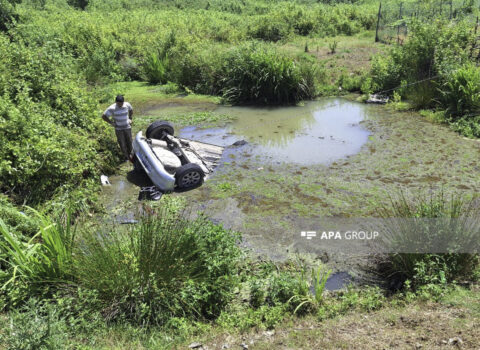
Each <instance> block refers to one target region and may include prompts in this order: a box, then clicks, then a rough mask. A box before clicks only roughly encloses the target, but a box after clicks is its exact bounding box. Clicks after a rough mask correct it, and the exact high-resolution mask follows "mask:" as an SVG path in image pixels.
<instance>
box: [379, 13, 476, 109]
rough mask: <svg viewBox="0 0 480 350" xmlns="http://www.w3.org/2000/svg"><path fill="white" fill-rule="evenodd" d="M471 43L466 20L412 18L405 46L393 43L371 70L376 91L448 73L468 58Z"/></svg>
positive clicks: (413, 90) (413, 91) (470, 34)
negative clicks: (455, 22) (420, 19)
mask: <svg viewBox="0 0 480 350" xmlns="http://www.w3.org/2000/svg"><path fill="white" fill-rule="evenodd" d="M470 42H472V33H471V31H470V29H469V24H468V23H466V22H460V23H457V25H452V24H451V23H449V22H445V21H440V20H439V21H434V22H432V23H420V22H418V21H413V22H412V23H411V24H410V27H409V36H408V40H407V41H406V42H405V44H404V45H402V46H394V47H393V48H391V49H390V52H389V53H388V55H387V56H383V55H378V56H376V57H375V59H374V61H373V63H372V69H371V74H372V80H373V85H374V91H378V90H387V89H393V88H396V87H397V86H398V85H400V82H402V81H405V82H406V83H413V82H417V81H420V80H422V79H427V78H432V77H435V76H437V75H438V74H439V73H441V72H445V74H446V75H447V74H448V72H449V71H451V70H452V68H453V66H454V65H458V63H459V62H460V63H461V62H466V61H468V52H467V50H466V47H467V45H468V43H470ZM415 88H416V86H413V87H411V88H410V89H409V93H410V94H411V95H413V94H415V93H416V90H415ZM391 93H393V92H390V94H391ZM402 97H404V96H402ZM427 102H428V101H427ZM419 107H420V108H421V107H422V106H419Z"/></svg>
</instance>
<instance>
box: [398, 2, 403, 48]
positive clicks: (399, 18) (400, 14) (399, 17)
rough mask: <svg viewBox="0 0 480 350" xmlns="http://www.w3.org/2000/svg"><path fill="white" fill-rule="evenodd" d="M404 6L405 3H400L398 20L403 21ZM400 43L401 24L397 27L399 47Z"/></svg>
mask: <svg viewBox="0 0 480 350" xmlns="http://www.w3.org/2000/svg"><path fill="white" fill-rule="evenodd" d="M402 5H403V2H401V3H400V13H399V14H398V20H399V21H400V20H401V19H402ZM399 43H400V23H399V24H398V25H397V45H398V44H399Z"/></svg>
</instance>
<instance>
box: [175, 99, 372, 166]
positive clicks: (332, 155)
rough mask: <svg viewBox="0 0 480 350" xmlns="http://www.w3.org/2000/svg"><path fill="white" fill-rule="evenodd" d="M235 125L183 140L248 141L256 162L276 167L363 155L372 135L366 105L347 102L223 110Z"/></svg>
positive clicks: (192, 131)
mask: <svg viewBox="0 0 480 350" xmlns="http://www.w3.org/2000/svg"><path fill="white" fill-rule="evenodd" d="M215 112H216V113H220V114H226V115H231V116H233V117H234V118H235V120H234V121H233V122H232V123H231V124H229V125H228V126H227V127H225V128H216V129H208V130H198V129H196V128H195V127H189V128H185V129H183V130H182V131H181V136H182V137H185V138H190V139H196V140H200V141H205V142H209V143H214V144H220V145H223V146H226V145H230V144H232V143H233V142H235V141H237V140H239V139H244V140H246V141H247V142H249V143H250V146H248V147H245V148H244V149H243V151H244V153H245V152H246V153H248V154H249V156H250V157H254V158H257V159H261V160H262V161H264V162H266V161H268V162H272V163H296V164H303V165H310V164H319V163H321V164H328V163H330V162H332V161H334V160H337V159H341V158H344V157H346V156H348V155H353V154H355V153H357V152H358V151H359V150H360V148H361V147H362V146H363V145H364V144H365V142H367V140H368V136H369V134H370V133H369V131H368V130H366V129H364V128H362V127H361V126H360V125H359V123H360V122H361V121H362V120H363V119H364V118H365V114H366V109H365V106H364V105H361V104H357V103H352V102H348V101H346V100H342V99H328V100H323V101H315V102H308V103H306V104H305V106H303V107H283V108H248V107H233V108H232V107H221V108H218V109H217V110H216V111H215Z"/></svg>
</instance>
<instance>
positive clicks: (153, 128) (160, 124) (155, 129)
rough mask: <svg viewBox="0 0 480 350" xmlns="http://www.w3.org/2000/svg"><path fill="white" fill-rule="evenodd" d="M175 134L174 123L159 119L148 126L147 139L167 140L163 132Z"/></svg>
mask: <svg viewBox="0 0 480 350" xmlns="http://www.w3.org/2000/svg"><path fill="white" fill-rule="evenodd" d="M164 131H165V132H166V133H167V134H169V135H172V136H173V133H174V129H173V125H172V123H169V122H166V121H164V120H157V121H155V122H153V123H152V124H150V125H149V126H148V128H147V133H146V136H147V139H156V140H162V141H163V140H165V137H164V134H163V132H164Z"/></svg>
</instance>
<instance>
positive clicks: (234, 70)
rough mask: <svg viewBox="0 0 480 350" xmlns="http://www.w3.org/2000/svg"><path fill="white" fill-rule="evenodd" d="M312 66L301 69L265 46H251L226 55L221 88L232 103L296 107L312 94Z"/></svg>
mask: <svg viewBox="0 0 480 350" xmlns="http://www.w3.org/2000/svg"><path fill="white" fill-rule="evenodd" d="M314 75H315V70H314V68H313V66H309V67H300V66H299V65H297V64H296V63H295V62H294V61H292V60H291V59H289V58H287V57H285V56H282V55H278V53H277V52H276V51H275V50H273V49H270V48H268V47H265V46H257V45H250V46H247V47H243V48H239V49H235V50H232V51H230V52H229V53H227V54H226V56H225V58H224V62H223V67H222V78H221V79H220V86H221V91H222V95H223V97H224V98H225V99H226V100H227V101H228V102H230V103H233V104H295V103H297V102H298V101H300V100H302V99H307V98H311V97H313V96H314V94H315V86H314V84H313V79H312V76H314Z"/></svg>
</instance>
